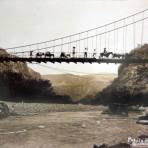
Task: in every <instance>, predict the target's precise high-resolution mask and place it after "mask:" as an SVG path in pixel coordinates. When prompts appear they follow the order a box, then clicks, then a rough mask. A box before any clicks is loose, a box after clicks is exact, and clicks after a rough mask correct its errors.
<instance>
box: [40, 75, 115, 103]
mask: <svg viewBox="0 0 148 148" xmlns="http://www.w3.org/2000/svg"><path fill="white" fill-rule="evenodd" d="M115 77H116V75H115V74H94V75H83V76H80V75H72V74H61V75H43V76H42V78H44V79H46V80H50V81H51V83H52V85H53V89H54V91H55V92H56V94H59V95H68V96H70V97H71V98H72V100H73V101H78V100H80V99H83V98H85V97H87V96H89V97H90V98H93V96H95V95H96V93H97V92H98V91H101V90H102V89H103V88H105V87H107V86H108V85H109V84H111V82H112V81H113V79H114V78H115Z"/></svg>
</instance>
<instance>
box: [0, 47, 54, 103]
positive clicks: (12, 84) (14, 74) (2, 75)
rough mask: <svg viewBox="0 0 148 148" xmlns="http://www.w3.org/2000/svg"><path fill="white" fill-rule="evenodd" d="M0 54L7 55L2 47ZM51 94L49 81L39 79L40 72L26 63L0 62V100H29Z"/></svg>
mask: <svg viewBox="0 0 148 148" xmlns="http://www.w3.org/2000/svg"><path fill="white" fill-rule="evenodd" d="M0 55H5V56H9V54H8V53H7V52H6V50H4V49H0ZM53 95H54V92H53V90H52V85H51V83H50V81H48V80H43V79H41V76H40V74H39V73H37V72H35V71H33V70H32V69H30V68H29V67H28V66H27V64H26V63H22V62H3V63H0V100H14V101H15V100H19V99H20V100H22V98H23V99H24V98H27V99H28V100H29V99H30V98H34V99H38V98H41V97H42V98H43V97H44V98H49V97H51V96H53ZM14 98H15V99H14ZM16 98H17V99H16Z"/></svg>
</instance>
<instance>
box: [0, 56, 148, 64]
mask: <svg viewBox="0 0 148 148" xmlns="http://www.w3.org/2000/svg"><path fill="white" fill-rule="evenodd" d="M11 61H12V62H30V63H31V62H38V63H41V62H44V63H47V62H51V63H55V62H57V63H62V62H65V63H71V62H72V63H115V64H116V63H148V59H108V58H100V59H96V58H36V57H34V58H31V57H0V62H11Z"/></svg>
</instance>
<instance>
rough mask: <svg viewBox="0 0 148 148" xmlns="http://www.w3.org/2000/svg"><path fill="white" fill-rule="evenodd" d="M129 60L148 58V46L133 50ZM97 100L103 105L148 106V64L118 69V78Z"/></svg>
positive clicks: (122, 66) (129, 65)
mask: <svg viewBox="0 0 148 148" xmlns="http://www.w3.org/2000/svg"><path fill="white" fill-rule="evenodd" d="M127 58H138V59H144V58H148V44H145V45H143V46H142V47H141V48H140V47H139V48H136V49H134V50H132V51H131V52H130V54H129V56H128V57H127ZM97 98H98V99H99V101H100V102H101V103H103V104H108V103H111V102H116V103H125V104H129V105H131V104H144V105H148V64H122V65H121V66H120V67H119V69H118V78H116V79H115V80H114V81H113V83H112V84H111V85H110V86H108V87H107V88H105V89H104V90H103V91H102V92H101V93H99V94H98V95H97Z"/></svg>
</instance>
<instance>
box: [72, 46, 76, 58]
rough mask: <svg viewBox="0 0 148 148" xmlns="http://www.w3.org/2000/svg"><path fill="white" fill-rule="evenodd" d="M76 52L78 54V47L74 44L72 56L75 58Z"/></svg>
mask: <svg viewBox="0 0 148 148" xmlns="http://www.w3.org/2000/svg"><path fill="white" fill-rule="evenodd" d="M75 54H76V47H75V46H74V47H73V49H72V56H73V58H75Z"/></svg>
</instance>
